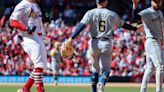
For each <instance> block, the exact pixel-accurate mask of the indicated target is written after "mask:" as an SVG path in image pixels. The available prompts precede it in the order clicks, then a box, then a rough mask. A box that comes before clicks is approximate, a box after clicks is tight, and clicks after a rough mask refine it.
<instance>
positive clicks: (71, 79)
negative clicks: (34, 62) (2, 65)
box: [0, 76, 141, 83]
mask: <svg viewBox="0 0 164 92" xmlns="http://www.w3.org/2000/svg"><path fill="white" fill-rule="evenodd" d="M27 79H28V76H0V82H1V83H3V82H5V83H6V82H9V83H12V82H13V83H15V82H18V83H24V82H26V81H27ZM136 80H137V81H136ZM43 81H44V82H45V83H52V82H54V79H53V76H44V77H43ZM108 81H109V82H141V78H140V79H138V77H137V78H133V77H116V76H115V77H109V80H108ZM58 82H59V83H90V82H91V77H90V76H59V77H58Z"/></svg>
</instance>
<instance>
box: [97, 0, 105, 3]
mask: <svg viewBox="0 0 164 92" xmlns="http://www.w3.org/2000/svg"><path fill="white" fill-rule="evenodd" d="M104 1H106V0H96V3H101V2H104Z"/></svg>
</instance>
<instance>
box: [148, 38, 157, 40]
mask: <svg viewBox="0 0 164 92" xmlns="http://www.w3.org/2000/svg"><path fill="white" fill-rule="evenodd" d="M149 38H151V39H155V40H158V39H157V38H154V37H147V38H146V40H147V39H149Z"/></svg>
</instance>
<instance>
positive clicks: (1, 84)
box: [0, 83, 164, 87]
mask: <svg viewBox="0 0 164 92" xmlns="http://www.w3.org/2000/svg"><path fill="white" fill-rule="evenodd" d="M23 84H24V83H0V86H7V85H9V86H22V85H23ZM45 85H46V86H54V84H53V83H46V84H45ZM140 85H141V84H140V83H107V84H106V86H107V87H140ZM58 86H84V87H85V86H86V87H87V86H90V84H89V83H58ZM148 87H155V83H149V84H148ZM163 87H164V85H163Z"/></svg>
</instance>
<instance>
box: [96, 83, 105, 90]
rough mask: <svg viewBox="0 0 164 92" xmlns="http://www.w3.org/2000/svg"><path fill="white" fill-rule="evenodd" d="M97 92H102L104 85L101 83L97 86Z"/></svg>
mask: <svg viewBox="0 0 164 92" xmlns="http://www.w3.org/2000/svg"><path fill="white" fill-rule="evenodd" d="M97 92H104V84H102V83H98V84H97Z"/></svg>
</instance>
